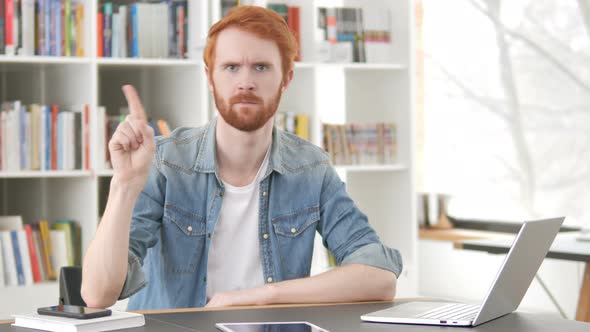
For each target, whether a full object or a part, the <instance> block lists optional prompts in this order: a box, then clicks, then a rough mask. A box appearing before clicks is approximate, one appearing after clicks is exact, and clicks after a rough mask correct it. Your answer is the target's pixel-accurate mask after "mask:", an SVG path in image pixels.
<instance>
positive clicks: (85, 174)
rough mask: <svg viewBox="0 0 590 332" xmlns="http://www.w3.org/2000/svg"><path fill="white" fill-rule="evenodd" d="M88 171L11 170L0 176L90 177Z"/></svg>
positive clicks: (6, 177) (7, 177) (8, 177)
mask: <svg viewBox="0 0 590 332" xmlns="http://www.w3.org/2000/svg"><path fill="white" fill-rule="evenodd" d="M91 175H92V173H91V172H90V171H80V170H77V171H13V172H0V178H3V179H10V178H15V179H16V178H76V177H90V176H91Z"/></svg>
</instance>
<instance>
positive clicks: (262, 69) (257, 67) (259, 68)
mask: <svg viewBox="0 0 590 332" xmlns="http://www.w3.org/2000/svg"><path fill="white" fill-rule="evenodd" d="M267 68H268V67H267V66H266V65H256V70H257V71H265V70H266V69H267Z"/></svg>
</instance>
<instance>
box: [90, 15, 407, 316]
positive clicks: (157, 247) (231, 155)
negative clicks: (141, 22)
mask: <svg viewBox="0 0 590 332" xmlns="http://www.w3.org/2000/svg"><path fill="white" fill-rule="evenodd" d="M295 53H296V43H295V40H294V37H293V36H292V34H291V33H290V32H289V30H288V27H287V25H286V24H285V22H284V20H283V19H282V18H281V17H280V16H279V15H278V14H276V13H274V12H272V11H270V10H267V9H264V8H261V7H254V6H242V7H237V8H236V9H234V10H232V11H231V12H230V13H229V14H228V15H227V16H226V17H225V18H223V19H222V20H221V21H219V22H218V23H217V24H215V25H214V26H213V27H211V29H210V30H209V36H208V42H207V47H206V49H205V52H204V60H205V64H206V74H207V78H208V82H209V88H210V90H211V91H212V92H213V95H214V98H215V103H216V106H217V109H218V111H219V114H220V116H219V117H218V118H217V119H214V120H212V121H211V122H210V123H209V124H208V125H207V126H205V127H202V128H179V129H177V130H175V131H174V132H173V133H172V134H171V135H170V136H168V137H158V138H157V139H154V134H153V131H152V130H151V128H150V127H149V126H148V124H147V122H146V116H145V113H144V110H143V107H142V105H141V103H140V101H139V97H138V96H137V94H136V92H135V90H134V89H133V88H132V87H130V86H125V87H124V88H123V91H124V93H125V97H126V98H127V102H128V104H129V108H130V115H129V116H128V117H127V119H126V120H125V121H124V122H123V123H121V125H120V126H119V127H118V128H117V131H116V132H115V134H114V135H113V138H112V139H111V141H110V142H109V150H110V152H111V159H112V163H113V169H114V175H113V179H112V181H111V188H110V193H109V198H108V202H107V206H106V209H105V213H104V216H103V219H102V222H101V223H100V225H99V227H98V230H97V232H96V236H95V238H94V240H93V241H92V243H91V245H90V247H89V248H88V251H87V253H86V257H85V259H84V267H83V282H82V297H83V298H84V300H85V301H86V303H87V304H88V305H89V306H92V307H107V306H110V305H112V304H114V303H115V301H116V300H117V299H121V298H126V297H128V296H132V297H131V299H130V301H129V305H128V309H129V310H137V309H158V308H178V307H197V306H204V305H207V306H231V305H248V304H269V303H310V302H342V301H347V302H350V301H362V300H390V299H392V298H393V296H394V293H395V286H396V280H397V276H398V275H399V273H400V272H401V268H402V265H401V264H402V263H401V257H400V256H399V253H398V252H397V251H396V250H393V249H390V248H387V247H385V246H383V245H382V244H381V243H380V242H379V238H378V236H377V235H376V234H375V232H374V230H373V229H372V228H371V227H370V226H369V224H368V221H367V218H366V216H365V215H364V214H362V213H361V212H360V211H359V210H358V208H357V207H356V206H355V205H354V202H353V201H352V200H351V199H350V198H349V197H348V195H347V194H346V190H345V187H344V184H343V183H342V181H340V179H339V178H338V176H337V175H336V173H335V171H334V169H333V168H332V167H331V166H330V164H329V159H328V157H327V155H326V154H325V153H324V152H323V151H322V150H321V149H319V148H318V147H316V146H314V145H312V144H310V143H308V142H306V141H304V140H302V139H300V138H298V137H296V136H294V135H291V134H287V133H285V132H282V131H279V130H276V129H274V127H273V119H274V114H275V112H276V110H277V107H278V104H279V101H280V98H281V95H282V93H283V92H284V91H285V90H286V89H287V87H288V86H289V83H290V82H291V80H292V78H293V59H294V57H295ZM133 207H134V208H133ZM316 230H317V231H318V232H319V233H320V234H321V235H322V238H323V241H324V245H326V246H327V247H328V248H329V249H330V251H331V252H332V253H333V254H334V256H335V258H336V261H337V262H338V264H339V267H337V268H334V269H332V270H331V271H328V272H326V273H323V274H320V275H317V276H314V277H309V272H310V267H311V256H312V252H313V243H314V236H315V233H316ZM148 249H149V250H148Z"/></svg>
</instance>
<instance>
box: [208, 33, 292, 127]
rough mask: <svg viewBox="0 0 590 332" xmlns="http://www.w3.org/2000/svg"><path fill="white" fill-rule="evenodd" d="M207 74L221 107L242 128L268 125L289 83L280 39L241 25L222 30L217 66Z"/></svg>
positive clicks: (233, 125) (217, 103)
mask: <svg viewBox="0 0 590 332" xmlns="http://www.w3.org/2000/svg"><path fill="white" fill-rule="evenodd" d="M207 74H208V77H209V84H210V89H212V90H213V96H214V97H215V105H216V106H217V110H218V111H219V113H220V114H221V116H222V117H223V119H224V120H225V121H226V122H227V123H229V124H230V125H231V126H232V127H234V128H236V129H239V130H241V131H248V132H250V131H255V130H257V129H259V128H261V127H262V126H264V124H265V123H267V122H268V120H269V119H270V118H272V116H273V115H274V114H275V112H276V111H277V108H278V106H279V102H280V100H281V95H282V92H283V90H284V88H285V87H286V84H283V75H282V72H281V57H280V52H279V48H278V46H277V45H276V43H275V42H273V41H270V40H266V39H261V38H258V37H257V36H255V35H254V34H251V33H249V32H245V31H243V30H240V29H237V28H228V29H226V30H223V31H222V32H220V33H219V36H218V37H217V45H216V49H215V60H214V63H213V68H209V69H208V71H207Z"/></svg>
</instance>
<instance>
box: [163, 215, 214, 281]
mask: <svg viewBox="0 0 590 332" xmlns="http://www.w3.org/2000/svg"><path fill="white" fill-rule="evenodd" d="M163 221H164V222H163V227H162V228H163V230H162V254H163V255H162V256H163V259H164V264H165V266H166V270H167V271H171V272H173V273H177V274H185V273H193V272H195V270H196V268H197V266H198V262H199V259H200V257H201V254H202V253H203V252H204V248H205V234H206V233H207V227H206V226H207V224H206V220H205V218H204V217H202V216H199V215H197V214H195V213H193V212H189V211H185V210H184V209H181V208H179V207H178V206H176V205H174V204H172V203H166V205H165V206H164V218H163Z"/></svg>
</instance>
